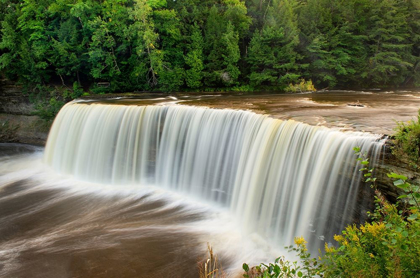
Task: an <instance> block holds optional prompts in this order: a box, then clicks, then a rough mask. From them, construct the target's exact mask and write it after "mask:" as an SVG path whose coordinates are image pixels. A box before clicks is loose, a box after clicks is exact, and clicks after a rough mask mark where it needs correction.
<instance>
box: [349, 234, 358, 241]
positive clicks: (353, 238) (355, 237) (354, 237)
mask: <svg viewBox="0 0 420 278" xmlns="http://www.w3.org/2000/svg"><path fill="white" fill-rule="evenodd" d="M351 240H353V241H356V242H358V241H359V237H358V236H357V235H353V237H352V238H351Z"/></svg>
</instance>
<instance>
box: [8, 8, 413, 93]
mask: <svg viewBox="0 0 420 278" xmlns="http://www.w3.org/2000/svg"><path fill="white" fill-rule="evenodd" d="M419 22H420V5H419V4H418V1H415V0H407V1H402V0H386V1H372V0H350V1H344V0H305V1H300V0H271V1H261V0H246V1H243V0H222V1H214V0H202V1H199V0H188V1H167V0H104V1H93V0H84V1H79V0H78V1H75V0H43V1H34V0H25V1H13V0H2V1H0V71H2V73H3V74H5V75H6V76H7V77H8V78H10V79H12V80H16V81H19V82H20V83H22V84H25V85H27V86H36V85H48V84H50V85H51V84H53V85H57V84H61V85H62V86H69V85H70V86H71V84H73V83H74V82H76V81H77V82H78V84H79V85H80V86H83V88H89V89H90V90H92V91H103V92H118V91H134V90H159V91H178V90H215V89H223V90H229V89H232V88H234V87H241V86H250V87H252V88H254V89H256V90H258V89H273V90H285V89H286V88H288V87H289V84H298V83H299V82H300V80H301V79H304V80H312V81H313V84H314V85H315V86H316V87H318V88H325V87H328V88H339V87H349V86H352V87H360V86H363V87H369V86H375V87H383V86H419V85H420V46H419V45H420V24H419ZM98 82H109V83H110V84H111V86H110V87H108V88H107V89H106V90H105V89H104V88H96V87H95V86H96V84H97V83H98Z"/></svg>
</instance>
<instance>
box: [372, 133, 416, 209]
mask: <svg viewBox="0 0 420 278" xmlns="http://www.w3.org/2000/svg"><path fill="white" fill-rule="evenodd" d="M374 167H375V177H376V178H377V186H378V189H379V190H380V191H381V192H382V194H384V195H385V197H386V198H387V199H388V200H389V201H391V202H396V201H397V197H398V196H400V195H402V193H403V191H402V190H400V189H399V188H397V187H396V186H394V185H393V182H394V180H393V179H391V178H389V177H388V176H387V174H389V173H391V172H393V173H396V174H399V175H404V176H406V177H407V178H408V180H409V182H410V183H415V184H420V178H419V173H418V172H416V171H414V170H413V169H412V168H411V167H410V166H409V165H408V164H407V163H405V162H404V161H401V160H400V159H398V158H397V157H395V156H394V155H393V154H392V141H391V140H388V141H387V143H386V144H385V145H384V150H383V151H382V157H381V159H380V161H378V164H377V165H375V166H374Z"/></svg>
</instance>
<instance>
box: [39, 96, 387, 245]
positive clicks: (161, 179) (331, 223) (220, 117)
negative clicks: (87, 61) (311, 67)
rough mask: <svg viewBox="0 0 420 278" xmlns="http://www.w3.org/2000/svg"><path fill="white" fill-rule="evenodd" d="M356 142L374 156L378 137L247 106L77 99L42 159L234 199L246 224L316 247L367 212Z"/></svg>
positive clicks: (90, 176) (116, 179) (219, 200)
mask: <svg viewBox="0 0 420 278" xmlns="http://www.w3.org/2000/svg"><path fill="white" fill-rule="evenodd" d="M355 146H359V147H361V149H362V151H363V152H369V153H371V154H372V157H373V158H372V159H375V156H377V154H378V153H379V152H380V148H381V142H379V141H378V139H377V138H376V137H375V136H373V135H368V134H362V133H342V132H339V131H334V130H330V129H327V128H324V127H313V126H309V125H306V124H303V123H299V122H295V121H291V120H289V121H281V120H278V119H273V118H270V117H268V116H265V115H258V114H255V113H252V112H248V111H236V110H227V109H226V110H218V109H207V108H197V107H189V106H181V105H173V106H133V105H108V104H98V103H90V104H86V103H70V104H68V105H66V106H65V107H64V108H63V109H62V110H61V111H60V113H59V114H58V116H57V118H56V120H55V122H54V124H53V126H52V128H51V132H50V135H49V137H48V142H47V145H46V149H45V154H44V161H45V162H46V163H47V164H48V165H50V166H51V167H52V168H53V169H54V170H55V171H57V172H60V173H63V174H69V175H73V176H74V177H75V178H78V179H82V180H86V181H92V182H96V183H104V184H115V185H116V186H118V185H121V184H134V185H138V186H142V185H155V186H159V187H163V188H166V189H168V190H173V191H177V192H181V193H182V194H187V195H189V196H193V197H195V198H198V199H199V200H203V201H206V202H210V203H213V204H217V205H220V206H223V207H225V208H228V209H229V210H230V211H232V213H233V214H234V215H235V216H236V218H237V219H238V220H239V221H240V222H241V223H242V225H243V229H244V230H245V231H246V232H247V233H257V234H258V235H260V236H262V237H265V238H268V239H269V240H270V241H273V242H275V243H276V244H278V246H280V247H281V246H284V245H288V244H291V243H292V242H293V238H294V237H295V236H304V237H305V238H306V239H310V250H317V248H319V247H320V246H322V245H323V244H324V241H328V240H329V239H331V237H332V236H333V235H334V233H338V232H339V231H341V229H343V228H344V226H345V225H347V224H349V222H350V220H349V219H352V217H355V215H356V216H358V215H359V214H360V209H359V211H358V208H357V207H356V206H355V203H356V199H360V195H362V196H363V195H364V194H363V193H362V194H361V193H360V192H361V190H362V189H361V188H360V187H363V186H360V187H359V183H360V180H361V173H360V171H359V170H358V167H357V163H356V160H355V155H354V152H353V147H355ZM358 201H359V202H360V200H358ZM315 252H316V251H315Z"/></svg>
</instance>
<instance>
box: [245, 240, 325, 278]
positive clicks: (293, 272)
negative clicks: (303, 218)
mask: <svg viewBox="0 0 420 278" xmlns="http://www.w3.org/2000/svg"><path fill="white" fill-rule="evenodd" d="M306 243H307V242H306V241H305V239H304V238H303V237H296V238H295V245H294V246H293V245H291V246H288V247H286V248H287V249H289V252H292V251H293V252H295V253H296V254H297V255H298V257H299V258H300V264H298V262H296V261H295V262H289V261H287V260H286V259H285V258H284V257H278V258H277V259H276V260H275V261H274V263H269V264H268V265H267V264H260V265H258V266H255V267H251V268H250V267H249V265H248V264H246V263H244V264H243V265H242V269H243V270H244V271H245V274H243V277H246V278H254V277H263V278H269V277H270V278H275V277H304V278H309V277H315V276H317V275H319V274H321V273H320V272H319V269H318V260H317V259H315V258H311V255H310V254H309V253H308V250H307V249H306Z"/></svg>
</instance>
